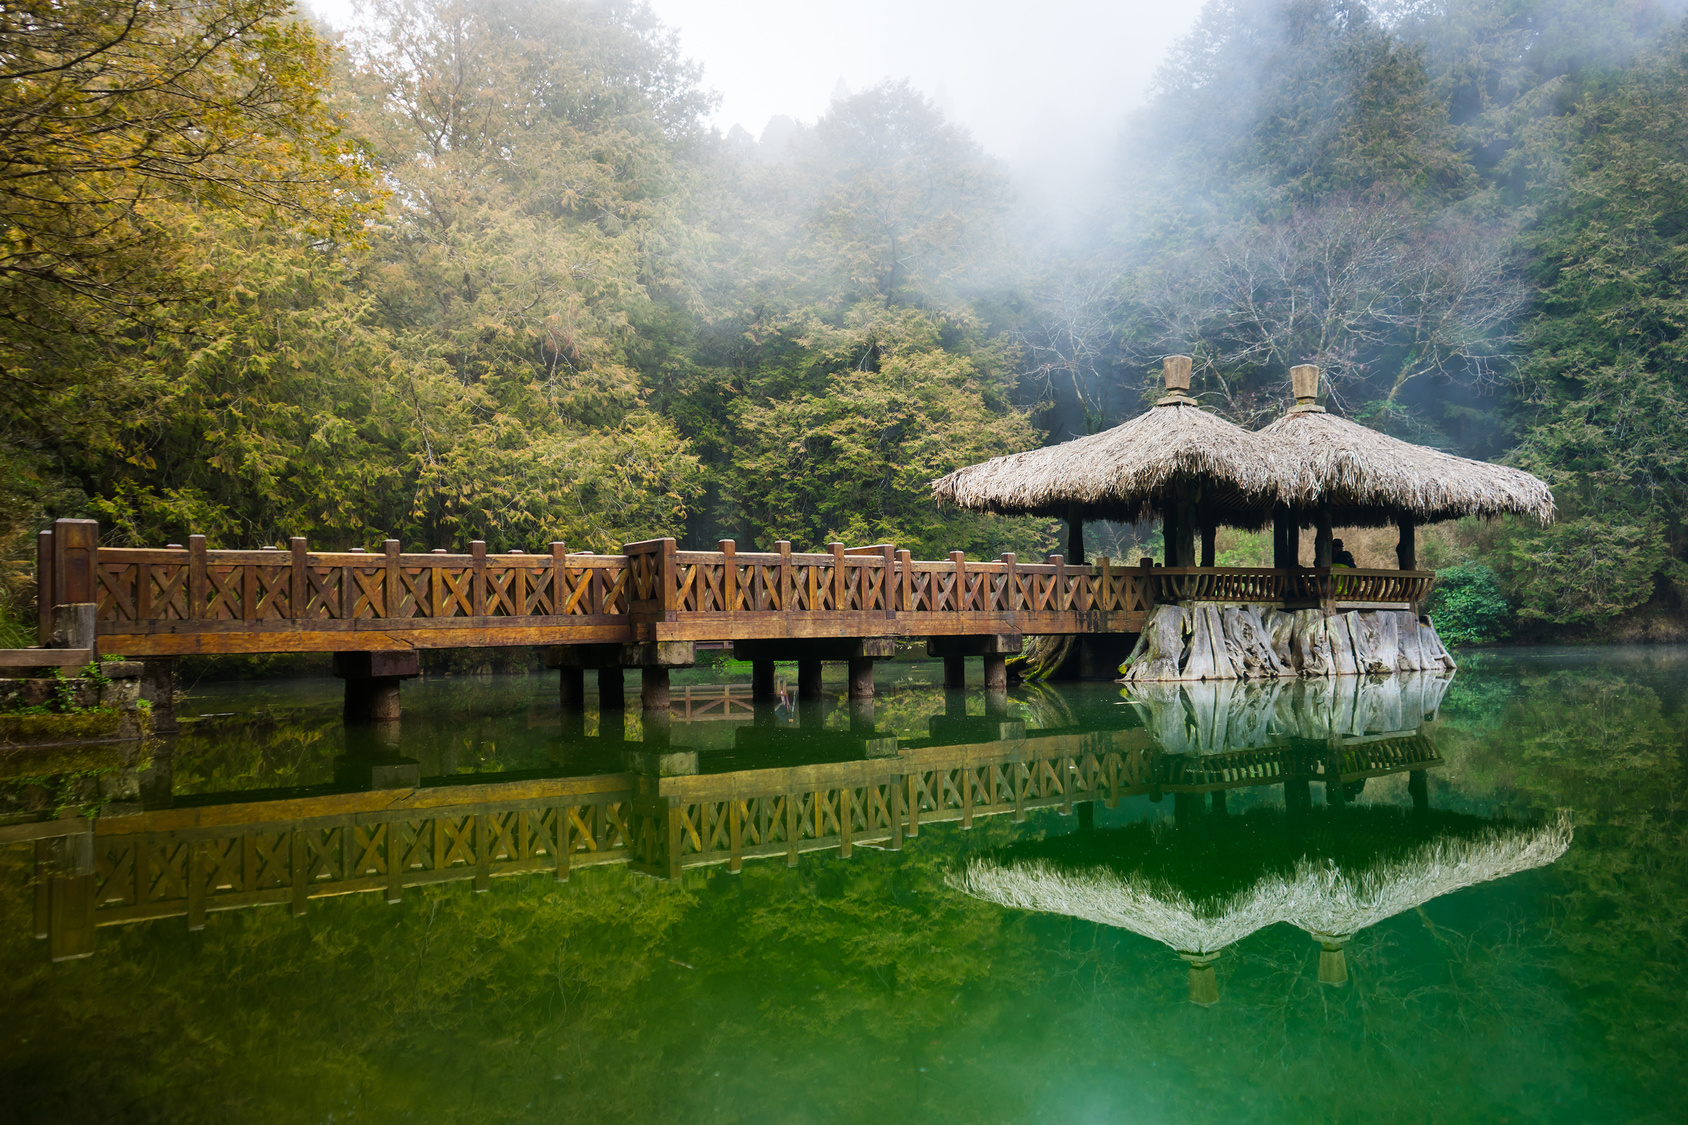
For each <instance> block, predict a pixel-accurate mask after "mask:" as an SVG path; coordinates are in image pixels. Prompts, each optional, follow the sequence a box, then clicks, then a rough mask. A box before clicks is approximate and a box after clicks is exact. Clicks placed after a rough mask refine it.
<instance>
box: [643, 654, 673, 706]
mask: <svg viewBox="0 0 1688 1125" xmlns="http://www.w3.org/2000/svg"><path fill="white" fill-rule="evenodd" d="M668 694H669V693H668V669H667V668H664V667H661V666H660V665H659V666H655V667H652V666H646V667H644V668H641V669H639V706H640V707H641V708H643V709H644V710H645V711H646V712H647V713H648V712H653V711H654V712H656V713H658V714H661V715H667V714H668V702H669V699H668Z"/></svg>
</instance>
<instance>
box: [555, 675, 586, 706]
mask: <svg viewBox="0 0 1688 1125" xmlns="http://www.w3.org/2000/svg"><path fill="white" fill-rule="evenodd" d="M557 702H558V703H560V704H562V705H563V707H565V708H567V709H568V710H571V711H578V710H580V709H581V708H582V707H584V706H585V705H586V670H585V669H584V668H559V669H557Z"/></svg>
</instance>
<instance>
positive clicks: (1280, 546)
mask: <svg viewBox="0 0 1688 1125" xmlns="http://www.w3.org/2000/svg"><path fill="white" fill-rule="evenodd" d="M1296 538H1297V536H1296V527H1295V524H1294V522H1293V520H1292V518H1291V513H1290V508H1289V505H1288V504H1275V505H1273V507H1272V566H1273V567H1274V568H1275V569H1277V570H1289V569H1291V568H1293V567H1294V566H1295V548H1296Z"/></svg>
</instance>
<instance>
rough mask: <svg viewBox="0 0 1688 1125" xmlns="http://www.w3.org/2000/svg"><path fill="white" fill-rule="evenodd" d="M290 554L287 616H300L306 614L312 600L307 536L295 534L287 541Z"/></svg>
mask: <svg viewBox="0 0 1688 1125" xmlns="http://www.w3.org/2000/svg"><path fill="white" fill-rule="evenodd" d="M287 550H288V554H289V556H290V557H289V559H288V571H287V616H289V617H292V618H300V617H304V616H306V614H305V607H306V606H307V605H309V604H310V601H311V583H310V578H309V577H308V568H309V566H310V562H309V560H308V559H307V558H306V557H305V555H306V544H305V537H304V536H302V535H295V536H294V537H293V538H291V539H289V540H288V541H287Z"/></svg>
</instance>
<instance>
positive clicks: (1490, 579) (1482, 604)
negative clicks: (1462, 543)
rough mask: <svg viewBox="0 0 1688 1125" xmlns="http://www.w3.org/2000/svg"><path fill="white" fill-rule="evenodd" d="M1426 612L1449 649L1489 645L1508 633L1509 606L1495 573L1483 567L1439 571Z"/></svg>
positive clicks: (1472, 565)
mask: <svg viewBox="0 0 1688 1125" xmlns="http://www.w3.org/2000/svg"><path fill="white" fill-rule="evenodd" d="M1426 609H1427V612H1429V613H1430V614H1432V615H1433V616H1434V618H1435V621H1436V632H1437V633H1439V634H1441V637H1442V641H1443V643H1445V644H1447V645H1448V646H1449V647H1459V646H1461V645H1481V644H1489V643H1492V642H1494V641H1498V640H1503V639H1504V638H1505V637H1506V636H1507V635H1508V634H1509V633H1510V632H1511V627H1510V625H1511V621H1512V605H1511V603H1510V602H1508V601H1507V600H1506V595H1504V594H1503V593H1501V589H1500V580H1499V579H1498V578H1496V577H1495V572H1494V571H1492V570H1490V569H1489V568H1488V567H1486V566H1484V565H1483V564H1482V563H1460V564H1459V565H1458V566H1450V567H1448V568H1447V569H1445V570H1438V571H1437V572H1436V588H1435V590H1434V591H1433V592H1432V593H1431V595H1430V599H1429V602H1428V603H1427V606H1426Z"/></svg>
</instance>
